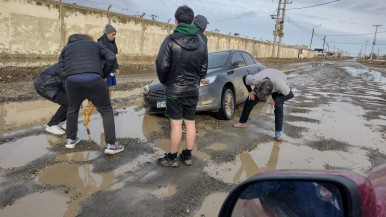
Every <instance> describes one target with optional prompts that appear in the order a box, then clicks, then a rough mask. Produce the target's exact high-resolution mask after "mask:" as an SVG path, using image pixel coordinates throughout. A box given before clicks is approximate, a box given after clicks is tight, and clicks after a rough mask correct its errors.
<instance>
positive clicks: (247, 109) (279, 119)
mask: <svg viewBox="0 0 386 217" xmlns="http://www.w3.org/2000/svg"><path fill="white" fill-rule="evenodd" d="M280 96H283V94H280V93H273V94H272V99H276V98H277V97H280ZM259 101H260V99H259V98H257V97H256V98H255V100H249V97H247V99H246V100H245V103H244V108H243V111H242V112H241V117H240V120H239V122H240V123H247V121H248V117H249V114H250V113H251V111H252V109H253V107H254V106H255V105H256V104H257V103H258V102H259ZM283 106H284V103H275V111H274V112H275V131H282V130H283V119H284V112H283Z"/></svg>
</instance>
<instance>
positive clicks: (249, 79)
mask: <svg viewBox="0 0 386 217" xmlns="http://www.w3.org/2000/svg"><path fill="white" fill-rule="evenodd" d="M243 81H244V84H245V86H246V87H247V89H248V92H249V94H248V97H247V99H246V100H245V103H244V108H243V111H242V113H241V117H240V120H239V122H238V123H235V124H233V127H236V128H243V127H246V125H247V120H248V117H249V114H250V113H251V111H252V109H253V107H254V106H255V105H256V104H257V103H258V102H259V101H260V100H267V103H268V104H270V105H271V106H272V107H275V111H274V113H275V140H277V141H282V140H283V137H282V135H281V132H282V130H283V118H284V113H283V106H284V102H285V101H287V100H289V99H292V98H293V97H294V94H293V93H292V91H291V89H290V87H289V86H288V84H287V79H286V76H285V74H284V73H283V72H281V71H279V70H276V69H269V68H268V69H264V70H262V71H261V72H259V73H257V74H254V75H247V76H244V77H243ZM250 85H254V86H255V88H254V89H253V90H252V88H251V86H250ZM269 96H271V97H272V98H270V97H269Z"/></svg>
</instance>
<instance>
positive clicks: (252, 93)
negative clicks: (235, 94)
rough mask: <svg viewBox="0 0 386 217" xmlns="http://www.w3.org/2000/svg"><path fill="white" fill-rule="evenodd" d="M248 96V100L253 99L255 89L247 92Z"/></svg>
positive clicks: (254, 97)
mask: <svg viewBox="0 0 386 217" xmlns="http://www.w3.org/2000/svg"><path fill="white" fill-rule="evenodd" d="M248 97H249V100H255V99H256V93H255V91H251V92H249V94H248Z"/></svg>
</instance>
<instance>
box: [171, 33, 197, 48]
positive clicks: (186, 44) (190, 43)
mask: <svg viewBox="0 0 386 217" xmlns="http://www.w3.org/2000/svg"><path fill="white" fill-rule="evenodd" d="M170 38H171V39H172V40H173V41H175V42H176V43H177V44H178V45H180V46H181V47H182V48H183V49H185V50H189V51H192V50H196V49H197V48H198V47H200V38H199V36H198V35H188V36H187V35H183V34H181V33H179V32H174V33H173V34H171V35H170Z"/></svg>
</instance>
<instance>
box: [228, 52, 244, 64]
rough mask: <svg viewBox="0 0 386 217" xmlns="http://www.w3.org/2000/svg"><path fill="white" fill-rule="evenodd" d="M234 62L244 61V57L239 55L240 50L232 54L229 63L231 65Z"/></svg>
mask: <svg viewBox="0 0 386 217" xmlns="http://www.w3.org/2000/svg"><path fill="white" fill-rule="evenodd" d="M236 62H243V63H244V59H243V57H242V56H241V54H240V52H236V53H234V54H233V56H232V59H231V64H232V65H233V64H234V63H236Z"/></svg>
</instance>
